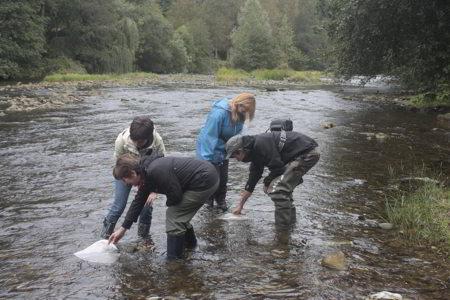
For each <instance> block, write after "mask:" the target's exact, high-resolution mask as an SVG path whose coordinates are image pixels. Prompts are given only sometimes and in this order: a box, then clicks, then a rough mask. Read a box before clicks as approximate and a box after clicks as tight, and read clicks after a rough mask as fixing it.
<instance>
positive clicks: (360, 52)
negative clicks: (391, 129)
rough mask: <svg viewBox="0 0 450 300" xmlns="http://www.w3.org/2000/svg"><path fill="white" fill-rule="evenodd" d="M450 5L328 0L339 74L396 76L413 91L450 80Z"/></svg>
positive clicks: (406, 0) (435, 0)
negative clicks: (412, 88)
mask: <svg viewBox="0 0 450 300" xmlns="http://www.w3.org/2000/svg"><path fill="white" fill-rule="evenodd" d="M449 11H450V2H449V1H441V0H430V1H409V0H398V1H390V0H379V1H371V0H329V5H328V6H327V12H328V14H329V16H330V19H331V22H330V24H329V26H328V31H329V34H330V36H331V38H332V40H333V43H334V50H333V54H334V56H335V57H336V60H337V64H336V70H337V72H338V73H340V74H342V75H345V76H352V75H368V76H375V75H377V74H385V75H395V76H398V77H400V78H401V79H402V80H403V82H404V83H405V84H406V85H407V86H410V87H414V88H420V87H422V88H425V89H433V88H435V87H436V86H437V85H439V84H440V83H445V82H449V81H450V51H448V45H450V30H449V28H450V18H449V16H448V12H449Z"/></svg>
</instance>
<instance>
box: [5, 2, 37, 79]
mask: <svg viewBox="0 0 450 300" xmlns="http://www.w3.org/2000/svg"><path fill="white" fill-rule="evenodd" d="M40 10H41V6H40V5H39V3H38V2H37V1H31V0H30V1H12V0H5V1H2V3H1V5H0V78H1V79H22V78H34V77H36V76H40V75H41V64H42V55H43V53H44V52H45V49H44V47H45V36H44V32H45V27H44V24H45V23H44V22H45V19H44V18H43V17H42V15H41V14H40Z"/></svg>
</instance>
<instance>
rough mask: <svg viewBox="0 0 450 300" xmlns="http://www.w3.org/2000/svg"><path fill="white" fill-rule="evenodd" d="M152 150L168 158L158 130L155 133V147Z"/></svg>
mask: <svg viewBox="0 0 450 300" xmlns="http://www.w3.org/2000/svg"><path fill="white" fill-rule="evenodd" d="M152 148H153V150H154V151H156V153H158V154H161V155H162V156H166V147H165V146H164V142H163V139H162V138H161V136H160V135H159V133H158V132H157V131H156V129H155V130H154V131H153V145H152Z"/></svg>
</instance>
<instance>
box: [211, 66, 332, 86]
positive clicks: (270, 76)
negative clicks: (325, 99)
mask: <svg viewBox="0 0 450 300" xmlns="http://www.w3.org/2000/svg"><path fill="white" fill-rule="evenodd" d="M325 75H326V74H325V73H324V72H321V71H294V70H290V69H271V70H268V69H258V70H254V71H251V72H246V71H244V70H239V69H231V68H220V69H219V70H217V72H216V79H217V80H218V81H227V82H238V81H250V80H275V81H288V82H292V83H309V84H319V83H321V81H320V78H321V77H324V76H325Z"/></svg>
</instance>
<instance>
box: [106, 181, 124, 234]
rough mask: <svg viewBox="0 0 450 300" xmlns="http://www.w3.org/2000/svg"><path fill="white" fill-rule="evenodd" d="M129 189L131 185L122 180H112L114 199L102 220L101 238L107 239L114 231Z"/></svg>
mask: <svg viewBox="0 0 450 300" xmlns="http://www.w3.org/2000/svg"><path fill="white" fill-rule="evenodd" d="M130 191H131V185H128V184H126V183H125V182H123V181H122V180H116V179H115V180H114V201H113V203H112V205H111V207H110V208H109V210H108V214H107V215H106V217H105V218H104V220H103V229H102V232H101V233H100V236H101V237H102V238H104V239H108V238H109V236H110V235H111V234H112V233H113V232H114V228H115V226H116V223H117V220H119V218H120V216H121V215H122V213H123V211H124V210H125V207H126V206H127V201H128V196H129V195H130Z"/></svg>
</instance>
